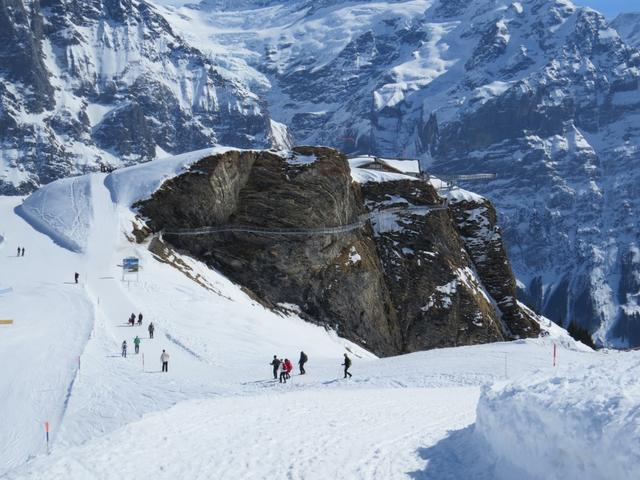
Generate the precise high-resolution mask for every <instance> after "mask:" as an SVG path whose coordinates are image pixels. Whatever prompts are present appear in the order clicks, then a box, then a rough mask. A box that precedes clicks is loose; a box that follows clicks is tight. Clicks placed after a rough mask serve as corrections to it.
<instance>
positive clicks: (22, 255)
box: [20, 247, 24, 257]
mask: <svg viewBox="0 0 640 480" xmlns="http://www.w3.org/2000/svg"><path fill="white" fill-rule="evenodd" d="M20 256H21V257H24V247H22V254H21V255H20Z"/></svg>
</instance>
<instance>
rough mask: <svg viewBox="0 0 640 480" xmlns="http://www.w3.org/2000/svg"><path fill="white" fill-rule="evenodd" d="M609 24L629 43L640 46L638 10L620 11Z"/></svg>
mask: <svg viewBox="0 0 640 480" xmlns="http://www.w3.org/2000/svg"><path fill="white" fill-rule="evenodd" d="M611 26H612V27H613V28H615V29H616V30H617V31H618V33H619V34H620V36H621V37H622V38H623V39H624V41H625V42H627V43H628V44H629V45H633V46H634V47H640V12H630V13H621V14H620V15H618V16H617V17H616V18H615V19H614V20H613V21H612V22H611Z"/></svg>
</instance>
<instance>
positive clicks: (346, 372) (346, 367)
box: [342, 353, 351, 378]
mask: <svg viewBox="0 0 640 480" xmlns="http://www.w3.org/2000/svg"><path fill="white" fill-rule="evenodd" d="M342 365H343V366H344V378H347V375H349V378H351V374H350V373H349V368H351V359H350V358H349V356H348V355H347V354H346V353H345V354H344V363H343V364H342Z"/></svg>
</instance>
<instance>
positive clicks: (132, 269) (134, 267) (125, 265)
mask: <svg viewBox="0 0 640 480" xmlns="http://www.w3.org/2000/svg"><path fill="white" fill-rule="evenodd" d="M122 269H123V270H124V271H125V272H127V273H136V272H137V271H138V270H139V269H140V263H139V259H138V258H136V257H127V258H125V259H124V260H122Z"/></svg>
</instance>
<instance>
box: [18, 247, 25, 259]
mask: <svg viewBox="0 0 640 480" xmlns="http://www.w3.org/2000/svg"><path fill="white" fill-rule="evenodd" d="M16 257H24V247H18V254H17V255H16Z"/></svg>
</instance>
